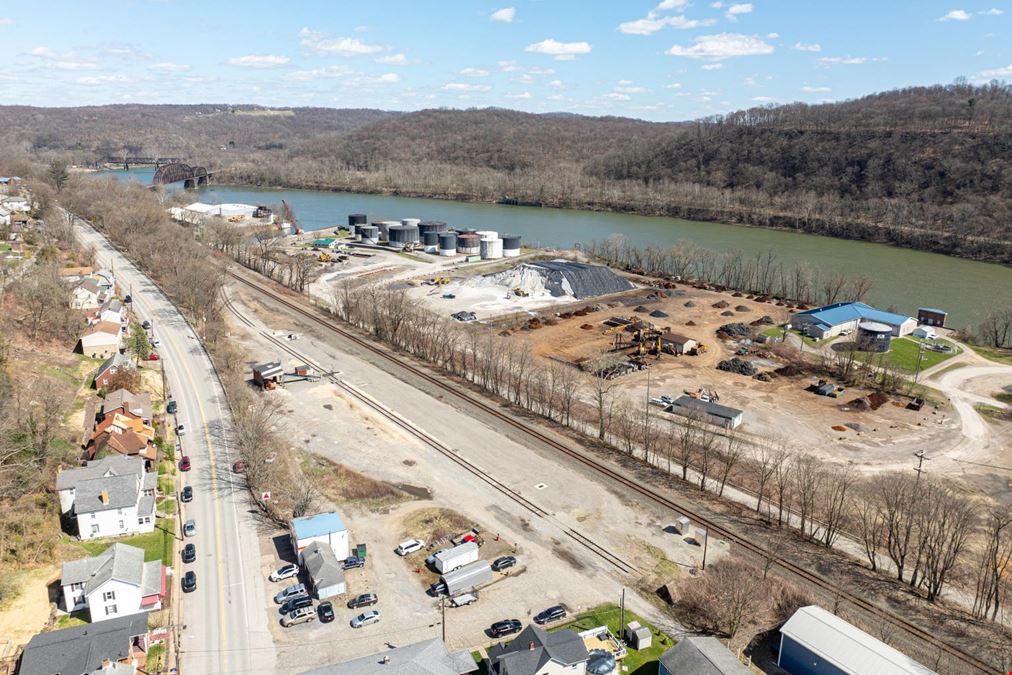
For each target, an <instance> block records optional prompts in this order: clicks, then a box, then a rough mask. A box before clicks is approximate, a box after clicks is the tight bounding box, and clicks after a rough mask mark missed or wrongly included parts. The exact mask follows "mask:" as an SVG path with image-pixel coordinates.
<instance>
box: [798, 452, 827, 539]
mask: <svg viewBox="0 0 1012 675" xmlns="http://www.w3.org/2000/svg"><path fill="white" fill-rule="evenodd" d="M824 479H825V473H824V471H823V469H822V465H821V464H820V462H819V461H818V460H817V459H816V458H815V457H813V456H812V455H808V454H803V455H801V456H800V457H799V458H798V461H797V462H796V463H795V469H794V489H795V492H796V493H797V495H798V517H799V519H800V521H801V522H800V523H799V528H798V529H800V530H801V533H802V534H805V535H809V536H813V537H814V536H815V533H816V530H817V528H816V525H815V510H816V503H817V500H818V498H819V495H820V493H821V492H822V486H823V483H824Z"/></svg>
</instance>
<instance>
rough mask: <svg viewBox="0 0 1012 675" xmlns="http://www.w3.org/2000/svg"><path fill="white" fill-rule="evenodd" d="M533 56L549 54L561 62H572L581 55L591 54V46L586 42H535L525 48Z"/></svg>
mask: <svg viewBox="0 0 1012 675" xmlns="http://www.w3.org/2000/svg"><path fill="white" fill-rule="evenodd" d="M524 51H525V52H530V53H532V54H547V55H549V56H554V57H555V58H556V59H557V60H559V61H571V60H573V59H574V58H576V56H577V55H579V54H589V53H590V45H589V44H588V43H586V42H559V41H558V40H553V39H551V38H549V39H547V40H542V41H541V42H535V43H534V44H530V45H527V46H526V47H525V48H524Z"/></svg>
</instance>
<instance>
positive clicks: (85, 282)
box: [70, 277, 106, 309]
mask: <svg viewBox="0 0 1012 675" xmlns="http://www.w3.org/2000/svg"><path fill="white" fill-rule="evenodd" d="M105 297H106V295H105V294H104V293H103V291H102V289H101V288H99V285H98V283H97V282H96V281H95V280H94V279H92V278H91V277H88V278H85V279H82V280H81V283H79V284H78V285H77V286H75V287H74V290H73V291H72V292H71V298H70V306H71V307H72V308H74V309H97V308H99V307H101V306H102V302H104V300H105Z"/></svg>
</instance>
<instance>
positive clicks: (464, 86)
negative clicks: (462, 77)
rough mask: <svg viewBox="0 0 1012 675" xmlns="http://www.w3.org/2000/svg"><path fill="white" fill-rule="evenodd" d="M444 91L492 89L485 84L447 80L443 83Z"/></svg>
mask: <svg viewBox="0 0 1012 675" xmlns="http://www.w3.org/2000/svg"><path fill="white" fill-rule="evenodd" d="M443 89H445V90H446V91H489V90H490V89H492V87H490V86H489V85H487V84H471V83H468V82H447V83H446V84H444V85H443Z"/></svg>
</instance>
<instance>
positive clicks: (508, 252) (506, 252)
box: [502, 234, 520, 258]
mask: <svg viewBox="0 0 1012 675" xmlns="http://www.w3.org/2000/svg"><path fill="white" fill-rule="evenodd" d="M502 254H503V256H505V257H507V258H516V257H517V256H518V255H520V235H519V234H504V235H503V236H502Z"/></svg>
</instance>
